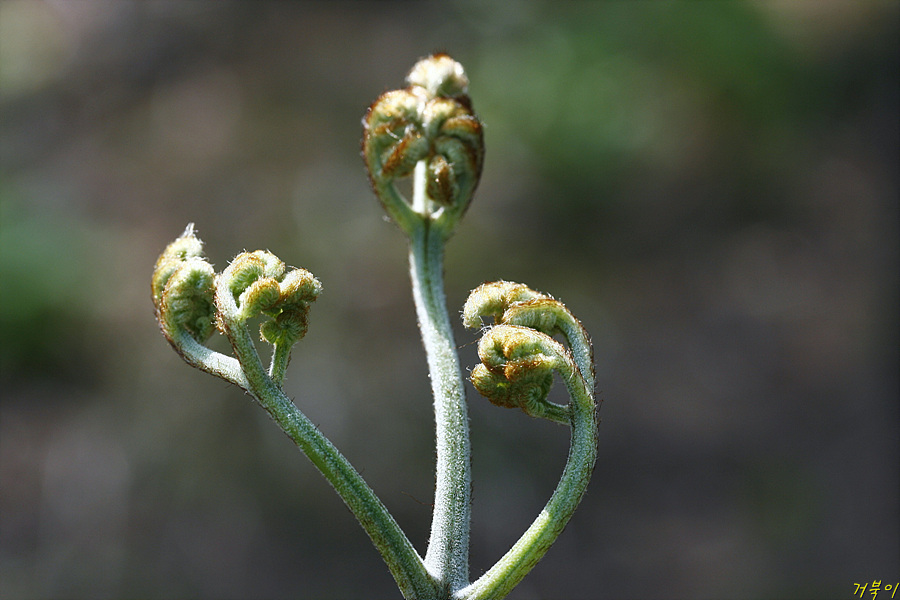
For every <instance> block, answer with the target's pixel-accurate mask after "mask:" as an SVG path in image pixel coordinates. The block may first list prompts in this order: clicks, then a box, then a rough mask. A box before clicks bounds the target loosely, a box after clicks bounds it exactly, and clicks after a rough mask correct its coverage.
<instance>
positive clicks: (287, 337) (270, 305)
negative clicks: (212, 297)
mask: <svg viewBox="0 0 900 600" xmlns="http://www.w3.org/2000/svg"><path fill="white" fill-rule="evenodd" d="M219 277H220V278H221V279H220V282H219V286H218V288H217V289H218V290H219V291H218V294H217V296H216V303H217V306H218V308H219V311H220V312H221V317H220V318H221V319H223V321H224V322H225V323H228V322H232V321H233V322H236V323H245V322H246V321H248V320H249V319H252V318H254V317H257V316H259V315H263V316H266V317H269V318H268V319H267V320H265V321H263V323H262V325H261V326H260V334H261V337H262V339H263V340H265V341H267V342H269V343H270V344H283V345H288V346H290V345H293V344H294V343H295V342H297V341H298V340H299V339H300V338H302V337H303V336H304V335H305V334H306V330H307V313H308V312H309V305H310V304H311V303H312V302H313V301H315V299H316V298H317V297H318V295H319V293H321V291H322V284H321V283H319V280H318V279H316V278H315V277H314V276H313V275H312V273H310V272H309V271H307V270H306V269H291V270H290V271H287V273H285V265H284V263H283V262H282V261H281V260H279V259H278V257H277V256H275V255H274V254H272V253H271V252H267V251H264V250H257V251H256V252H244V253H241V254H239V255H238V256H236V257H235V259H234V260H233V261H232V262H231V264H230V265H229V266H228V268H226V269H225V270H224V271H223V272H222V274H221V275H220V276H219ZM223 292H224V295H223ZM225 329H226V330H227V327H225Z"/></svg>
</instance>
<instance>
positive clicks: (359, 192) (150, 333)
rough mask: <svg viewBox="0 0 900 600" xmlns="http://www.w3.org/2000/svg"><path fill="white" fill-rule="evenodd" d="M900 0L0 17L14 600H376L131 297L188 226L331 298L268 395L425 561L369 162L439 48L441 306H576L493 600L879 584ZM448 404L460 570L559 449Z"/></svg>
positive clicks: (225, 397) (70, 5) (407, 401)
mask: <svg viewBox="0 0 900 600" xmlns="http://www.w3.org/2000/svg"><path fill="white" fill-rule="evenodd" d="M898 6H900V5H898V3H896V2H894V1H889V0H885V1H866V0H859V1H851V0H846V1H838V0H826V1H821V2H813V1H809V2H805V1H797V2H789V1H777V0H775V1H771V2H757V3H742V2H690V3H688V2H684V3H682V2H640V3H636V2H595V3H591V2H583V3H562V2H502V3H488V2H485V3H482V2H476V1H474V0H472V1H468V2H447V3H428V2H423V3H392V2H373V3H362V2H360V3H343V2H335V3H320V4H302V3H287V2H226V1H223V2H204V1H196V2H154V1H150V2H129V1H124V0H115V1H102V2H99V1H87V0H85V1H81V0H57V1H39V0H8V1H4V2H3V3H0V111H2V116H0V125H2V133H0V159H2V167H0V168H2V171H0V211H2V212H0V250H2V254H0V278H2V279H0V285H2V287H0V335H2V353H0V357H2V373H0V386H2V408H0V596H2V597H3V598H9V599H15V598H98V597H143V598H151V599H153V598H173V597H198V598H288V597H291V598H297V597H299V598H358V597H366V598H396V597H397V596H398V594H397V592H396V588H395V587H394V584H393V581H392V580H391V578H390V576H389V574H388V572H387V570H386V568H385V567H384V565H383V564H382V563H381V560H380V558H379V557H378V555H377V553H376V552H375V551H374V550H373V549H372V548H371V546H370V544H369V542H368V539H367V538H366V537H365V535H364V534H363V532H362V530H361V529H359V527H358V525H357V524H356V523H355V521H354V520H353V518H352V517H351V515H350V514H349V512H348V511H347V510H346V509H345V508H344V506H343V505H342V504H341V502H340V501H339V500H338V498H337V497H336V496H335V495H334V494H333V492H332V491H331V490H330V488H329V487H328V486H327V484H326V483H325V482H324V480H323V479H322V478H321V477H320V476H319V474H318V473H317V472H316V471H315V470H314V469H313V467H312V466H311V465H310V464H309V462H308V461H307V460H306V459H305V457H303V456H302V455H300V454H299V453H298V452H297V451H296V449H295V448H294V447H293V446H292V445H291V444H290V443H289V441H288V440H287V439H286V438H285V437H284V436H283V435H282V434H280V433H279V432H278V430H277V428H276V427H275V426H274V425H273V424H272V423H271V422H269V420H268V418H267V417H266V416H265V414H264V413H263V412H262V411H261V410H259V409H258V408H257V407H255V406H254V405H253V404H252V402H251V401H250V400H249V399H248V398H247V397H246V396H243V395H242V394H241V393H240V392H239V391H238V390H236V389H233V388H231V387H229V386H227V385H225V384H223V383H222V382H220V381H218V380H215V379H213V378H211V377H209V376H207V375H205V374H203V373H200V372H198V371H195V370H192V369H190V368H189V367H187V366H186V365H185V364H183V363H182V362H181V361H180V359H179V358H178V357H177V356H176V355H175V353H174V352H172V351H171V349H170V348H169V347H168V345H167V344H166V342H165V341H164V339H163V338H162V336H161V335H160V334H159V333H158V331H157V328H156V324H155V322H154V320H153V315H152V307H151V303H150V299H149V276H150V271H151V268H152V265H153V262H154V261H155V259H156V257H157V255H158V253H159V252H160V251H161V250H162V248H163V247H164V246H165V245H166V244H167V243H168V242H169V241H171V240H172V239H174V238H175V237H176V236H177V235H178V234H179V233H180V232H181V231H182V229H183V228H184V226H185V224H186V223H188V222H191V221H193V222H195V223H196V224H197V228H198V230H199V233H200V236H201V237H202V238H203V239H204V240H205V241H206V242H207V249H208V253H209V255H210V257H211V259H212V261H213V262H214V263H215V264H216V265H217V267H219V268H222V267H223V266H224V265H226V264H227V261H228V260H229V258H231V257H232V256H234V255H235V254H236V253H238V252H239V251H241V250H243V249H249V250H254V249H257V248H267V249H270V250H272V251H273V252H275V253H276V254H278V255H279V256H280V257H281V258H283V259H284V260H285V261H287V262H288V263H289V264H293V265H297V266H303V267H306V268H308V269H310V270H311V271H312V272H313V273H315V274H316V275H317V276H318V277H319V278H320V279H321V280H322V281H323V283H324V286H325V292H324V294H323V295H322V296H321V298H320V300H319V301H318V302H317V303H316V304H315V305H314V306H313V309H312V312H311V326H310V331H309V334H308V336H307V338H306V339H304V340H303V341H302V342H301V343H300V344H299V346H298V347H297V349H296V351H295V353H294V359H293V364H292V365H291V368H290V370H289V372H288V381H287V384H286V389H287V392H288V394H289V395H291V396H292V397H295V398H296V401H297V403H298V404H299V405H300V406H301V407H302V409H303V410H304V411H305V412H306V413H307V414H308V415H309V416H310V417H311V418H312V419H313V420H314V421H315V422H316V423H317V424H319V425H320V427H321V428H322V429H323V430H324V432H325V433H326V434H327V435H328V436H330V437H331V439H332V440H333V441H334V442H335V443H336V444H337V445H338V447H340V448H341V449H342V450H343V451H344V452H345V453H346V455H347V456H348V457H349V458H350V460H351V461H352V462H353V463H354V464H355V465H356V466H357V467H358V468H359V469H360V470H361V471H362V472H363V473H364V475H365V477H366V478H367V479H368V481H369V482H370V484H371V485H372V486H373V487H374V488H375V490H376V491H377V492H378V493H379V494H380V495H381V496H382V498H383V499H384V501H385V502H386V504H387V505H388V506H389V507H390V508H391V510H392V511H394V513H395V515H396V516H397V518H398V520H399V521H400V523H401V525H403V526H404V527H405V528H406V529H407V530H408V532H409V534H410V536H411V538H412V539H413V541H414V543H415V544H416V545H417V546H418V547H419V548H420V549H424V546H425V544H426V542H427V536H428V525H429V522H430V507H429V505H428V504H429V502H430V501H431V494H432V485H433V473H432V469H433V452H434V450H433V440H432V435H433V424H432V416H431V407H430V392H429V384H428V379H427V372H426V367H425V360H424V356H423V353H422V349H421V344H420V341H419V338H418V332H417V329H416V323H415V316H414V313H413V307H412V301H411V296H410V292H409V288H408V281H407V274H406V262H405V261H406V258H405V242H404V240H403V238H402V236H401V235H400V233H399V232H398V231H397V230H396V229H395V228H394V227H393V226H391V225H390V224H388V223H386V222H385V221H384V220H383V216H382V213H381V210H380V207H379V206H378V204H377V202H376V201H375V200H374V199H373V197H372V196H371V194H370V193H369V190H368V189H367V181H366V177H365V174H364V171H363V167H362V162H361V160H360V158H359V156H358V149H359V136H360V129H361V126H360V119H361V117H362V115H363V113H364V111H365V109H366V107H367V105H368V104H369V103H370V102H371V101H372V100H374V99H375V97H377V96H378V95H379V94H380V93H381V92H382V91H384V90H386V89H390V88H394V87H400V86H401V85H402V79H403V77H404V75H405V73H406V71H407V70H408V69H409V67H410V66H411V65H412V63H413V62H414V61H415V60H416V59H417V58H419V57H420V56H423V55H425V54H428V53H430V52H432V51H435V50H445V51H448V52H450V53H451V54H452V55H453V56H454V57H455V58H457V59H458V60H460V61H461V62H462V63H463V64H464V65H465V67H466V68H467V70H468V72H469V75H470V79H471V93H472V96H473V100H474V104H475V108H476V109H477V110H478V112H479V113H480V114H481V116H482V117H483V119H484V122H485V123H486V130H485V131H486V141H487V157H486V162H485V173H484V178H483V180H482V183H481V187H480V189H479V192H478V194H477V195H476V198H475V201H474V203H473V205H472V207H471V209H470V211H469V213H468V215H467V218H466V219H465V221H464V222H463V223H462V225H461V226H460V227H459V229H458V232H459V233H458V234H457V235H456V236H455V238H454V239H453V240H452V241H451V243H450V245H449V247H448V252H447V268H446V274H447V290H448V301H449V307H450V310H451V311H454V312H455V311H457V310H458V309H459V308H460V307H461V305H462V303H463V301H464V299H465V297H466V295H467V293H468V290H470V289H471V288H473V287H475V286H476V285H478V284H479V283H481V282H482V281H485V280H492V279H498V278H505V279H510V280H515V281H522V282H526V283H528V284H530V285H531V286H533V287H535V288H537V289H540V290H543V291H546V292H548V293H551V294H553V295H555V296H556V297H558V298H560V299H562V300H563V301H564V302H566V304H567V305H568V306H569V307H570V308H571V309H572V310H573V311H574V312H575V313H576V314H577V315H578V316H579V317H580V318H581V319H582V320H583V322H584V324H585V325H586V326H587V328H588V330H589V331H590V332H591V333H592V335H593V338H594V342H595V347H596V356H597V362H598V381H599V383H598V388H599V390H600V394H601V396H602V398H603V400H604V404H603V408H602V411H601V417H602V420H603V422H602V424H601V427H600V440H601V441H600V459H599V461H598V465H597V468H596V472H595V476H594V481H593V483H592V485H591V487H590V489H589V492H588V495H587V497H586V498H585V501H584V504H583V505H582V507H581V509H580V510H579V512H578V513H576V515H575V518H574V519H573V521H572V522H571V524H570V525H569V527H568V529H567V530H566V532H565V533H564V534H563V536H562V537H561V538H560V540H559V542H558V543H557V544H556V546H555V547H554V548H553V549H552V550H551V552H550V553H549V554H548V556H547V558H546V559H545V560H544V561H543V562H542V563H541V564H540V565H539V566H538V567H537V569H535V571H534V572H533V573H532V574H531V575H530V576H529V577H528V578H527V579H526V580H525V581H524V582H523V583H522V585H521V586H520V587H519V588H518V589H517V590H516V591H515V592H514V593H513V594H512V595H511V596H510V597H511V598H514V599H519V600H524V599H531V598H623V597H640V598H751V597H752V598H762V597H768V598H813V597H815V598H849V597H851V596H852V594H853V591H854V583H865V582H871V581H873V580H882V581H883V582H884V585H887V584H893V583H894V582H896V581H898V580H900V569H898V562H900V550H898V533H897V532H898V527H900V523H898V505H900V502H898V378H897V374H898V371H897V359H898V351H897V350H898V336H897V330H898V320H897V307H898V224H897V222H898V169H897V164H898V134H900V132H898V110H897V106H898V100H900V94H898V85H900V84H898V81H900V79H898V55H900V53H898V40H900V31H898V29H900V28H898V22H900V11H898ZM474 340H475V336H474V335H473V334H472V333H470V332H466V331H463V330H462V328H461V327H459V328H458V331H457V341H458V343H459V344H460V346H461V347H462V348H461V353H462V359H463V363H464V364H465V365H472V364H474V361H475V351H474V345H473V342H474ZM469 398H470V406H471V408H470V414H471V420H472V431H473V446H474V474H475V487H474V523H473V537H472V557H473V574H474V575H477V574H478V573H480V572H481V571H482V570H484V569H485V568H487V567H488V566H489V565H490V564H492V563H493V561H494V560H495V559H496V558H497V557H498V556H500V555H501V554H502V553H503V552H504V551H505V550H506V549H507V548H508V546H509V545H510V544H511V543H512V542H513V541H514V540H515V539H516V538H517V537H518V535H519V534H520V532H521V531H522V530H523V529H524V528H525V527H526V526H527V525H528V523H529V522H530V521H531V519H532V518H533V517H534V515H535V514H536V513H537V511H538V510H539V509H540V507H541V506H542V505H543V503H544V502H545V501H546V499H547V497H548V496H549V494H550V492H551V490H552V489H553V486H554V484H555V481H556V479H557V477H558V475H559V472H560V470H561V467H562V464H563V463H564V458H565V452H566V448H567V434H566V431H565V429H563V428H561V427H556V426H553V425H551V424H548V423H544V422H538V421H534V420H531V419H529V418H527V417H525V416H524V415H521V414H519V413H517V412H513V411H507V410H503V409H499V408H496V407H493V406H491V405H489V404H488V403H487V402H485V401H483V400H482V399H480V398H479V397H478V396H477V394H476V393H475V392H474V390H472V389H471V388H469Z"/></svg>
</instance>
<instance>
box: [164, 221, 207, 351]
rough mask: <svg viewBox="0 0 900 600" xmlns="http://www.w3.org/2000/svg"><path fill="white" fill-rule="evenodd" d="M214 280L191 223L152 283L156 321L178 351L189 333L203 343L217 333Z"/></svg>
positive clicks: (168, 249)
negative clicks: (182, 336) (214, 332)
mask: <svg viewBox="0 0 900 600" xmlns="http://www.w3.org/2000/svg"><path fill="white" fill-rule="evenodd" d="M214 279H215V272H214V271H213V268H212V265H210V264H209V262H207V261H206V259H205V258H204V257H203V242H201V241H200V240H199V239H198V238H197V236H195V235H194V224H193V223H191V224H189V225H188V226H187V228H186V229H185V230H184V233H183V234H181V236H180V237H179V238H178V239H176V240H175V241H174V242H172V243H171V244H169V245H168V246H167V247H166V249H165V250H164V251H163V253H162V254H161V255H160V257H159V259H157V261H156V266H155V267H154V269H153V277H152V279H151V289H152V292H153V305H154V307H155V308H156V318H157V319H158V321H159V325H160V328H161V329H162V332H163V334H164V335H165V336H166V339H168V340H169V342H170V343H171V344H172V345H173V346H175V347H176V349H180V346H181V345H182V341H181V339H180V338H181V335H183V334H185V333H186V334H188V335H190V336H191V337H192V338H194V340H196V341H197V342H199V343H202V342H204V341H206V340H207V339H209V336H211V335H212V333H213V331H215V304H214V302H213V282H214Z"/></svg>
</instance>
